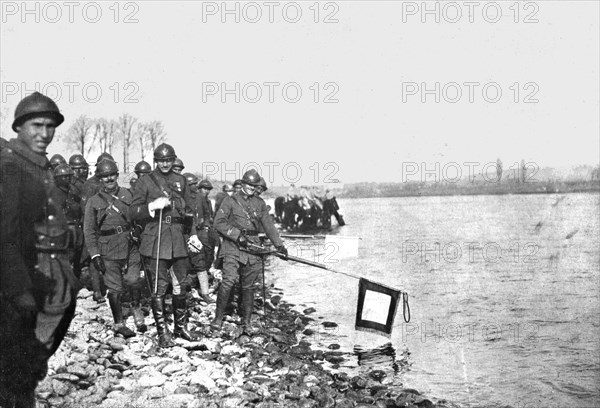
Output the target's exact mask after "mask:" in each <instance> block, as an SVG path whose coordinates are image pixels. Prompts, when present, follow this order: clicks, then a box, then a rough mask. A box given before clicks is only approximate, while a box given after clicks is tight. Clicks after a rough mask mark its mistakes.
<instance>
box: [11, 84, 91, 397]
mask: <svg viewBox="0 0 600 408" xmlns="http://www.w3.org/2000/svg"><path fill="white" fill-rule="evenodd" d="M63 121H64V117H63V115H62V114H61V113H60V111H59V109H58V107H57V106H56V103H55V102H54V101H53V100H52V99H50V98H48V97H47V96H45V95H42V94H40V93H39V92H35V93H33V94H32V95H29V96H27V97H26V98H24V99H23V100H21V102H19V104H18V105H17V108H16V110H15V119H14V122H13V124H12V129H13V130H14V131H15V132H16V133H17V137H16V139H12V140H11V141H10V142H9V143H8V146H7V147H5V148H3V149H2V152H1V153H0V161H1V162H2V171H1V172H0V177H1V183H0V185H1V186H2V200H1V213H0V245H1V247H0V248H1V249H0V251H1V259H2V262H0V406H2V407H25V408H33V407H34V406H35V394H34V392H35V387H36V385H37V383H38V382H39V381H40V380H41V379H42V378H44V376H45V375H46V371H47V363H48V359H49V358H50V357H51V356H52V354H54V352H55V351H56V349H57V348H58V347H59V345H60V343H61V342H62V339H63V338H64V335H65V334H66V332H67V330H68V327H69V325H70V322H71V319H72V318H73V315H74V313H75V302H76V299H77V292H78V290H79V288H80V286H79V282H78V279H77V278H76V277H75V276H74V275H73V271H72V269H71V265H70V263H69V259H68V243H69V242H70V240H69V238H68V236H69V233H68V231H69V230H68V227H67V223H66V221H65V217H64V214H63V212H62V210H61V208H60V207H59V205H58V204H59V202H60V197H59V194H58V193H59V192H58V189H57V188H56V185H55V183H54V175H53V173H52V170H51V168H50V163H49V161H48V159H47V158H46V150H47V148H48V145H49V144H50V143H51V142H52V139H53V138H54V134H55V130H56V127H57V126H59V125H60V124H61V123H62V122H63Z"/></svg>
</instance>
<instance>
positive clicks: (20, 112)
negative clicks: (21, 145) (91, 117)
mask: <svg viewBox="0 0 600 408" xmlns="http://www.w3.org/2000/svg"><path fill="white" fill-rule="evenodd" d="M38 116H44V117H50V118H52V119H54V120H55V121H56V126H60V124H61V123H63V122H64V121H65V117H64V116H63V115H62V114H61V113H60V111H59V110H58V106H56V103H55V102H54V101H53V100H52V99H50V98H48V97H47V96H46V95H42V94H41V93H39V92H34V93H32V94H31V95H29V96H26V97H25V98H23V99H21V102H19V104H18V105H17V108H16V109H15V120H14V122H13V124H12V129H13V130H14V131H15V132H16V131H17V126H21V125H22V124H23V123H25V122H26V121H28V120H29V119H32V118H35V117H38Z"/></svg>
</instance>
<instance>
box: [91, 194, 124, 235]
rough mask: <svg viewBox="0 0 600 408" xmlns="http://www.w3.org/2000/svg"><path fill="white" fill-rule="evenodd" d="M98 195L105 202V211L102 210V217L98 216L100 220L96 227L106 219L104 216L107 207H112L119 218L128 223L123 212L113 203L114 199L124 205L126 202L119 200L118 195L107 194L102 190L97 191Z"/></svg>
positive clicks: (105, 215) (106, 213) (106, 212)
mask: <svg viewBox="0 0 600 408" xmlns="http://www.w3.org/2000/svg"><path fill="white" fill-rule="evenodd" d="M120 189H121V188H120V187H119V189H118V190H117V194H118V193H119V191H120ZM98 197H100V198H101V199H102V200H103V201H104V202H105V203H106V211H105V212H104V214H103V215H102V218H100V221H99V222H98V228H100V227H101V226H102V224H103V223H104V221H105V220H106V217H107V215H108V210H109V209H111V208H112V209H113V210H114V211H115V212H116V213H117V214H119V215H120V216H121V218H123V220H125V222H126V223H127V224H129V220H128V219H127V217H126V216H125V214H123V212H122V211H121V210H119V209H118V208H117V207H116V206H115V205H114V204H115V201H119V202H121V203H123V204H125V205H127V203H125V202H123V201H121V200H119V197H118V195H117V196H110V195H108V194H106V193H105V192H104V191H98Z"/></svg>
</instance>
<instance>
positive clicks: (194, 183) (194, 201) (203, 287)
mask: <svg viewBox="0 0 600 408" xmlns="http://www.w3.org/2000/svg"><path fill="white" fill-rule="evenodd" d="M183 176H184V177H185V178H186V181H187V184H188V187H189V189H190V207H191V210H192V215H193V223H194V225H195V227H196V232H197V233H198V238H199V239H200V242H202V244H203V245H206V244H205V243H204V242H203V241H202V232H203V223H204V215H203V214H204V197H203V196H202V193H201V192H200V191H199V190H198V182H199V180H198V177H197V176H196V175H194V174H192V173H185V174H184V175H183ZM189 254H190V263H191V265H192V269H191V272H192V273H195V274H196V276H197V277H198V283H199V286H200V298H201V299H202V300H203V301H204V302H206V303H214V302H215V301H214V300H213V299H212V298H211V297H210V295H209V293H208V292H209V289H210V287H209V283H208V269H210V264H209V266H208V268H207V266H206V265H207V258H206V256H205V247H203V248H202V250H201V251H199V252H192V251H189ZM211 262H212V261H211Z"/></svg>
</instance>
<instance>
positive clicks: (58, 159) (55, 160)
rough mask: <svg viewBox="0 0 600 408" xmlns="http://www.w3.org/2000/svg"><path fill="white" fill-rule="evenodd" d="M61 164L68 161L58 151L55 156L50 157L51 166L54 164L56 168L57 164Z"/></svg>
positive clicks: (53, 166)
mask: <svg viewBox="0 0 600 408" xmlns="http://www.w3.org/2000/svg"><path fill="white" fill-rule="evenodd" d="M59 164H67V161H66V160H65V158H64V157H63V156H62V155H60V154H58V153H56V154H55V155H54V156H52V157H51V158H50V166H52V168H53V169H54V168H56V166H58V165H59Z"/></svg>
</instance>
